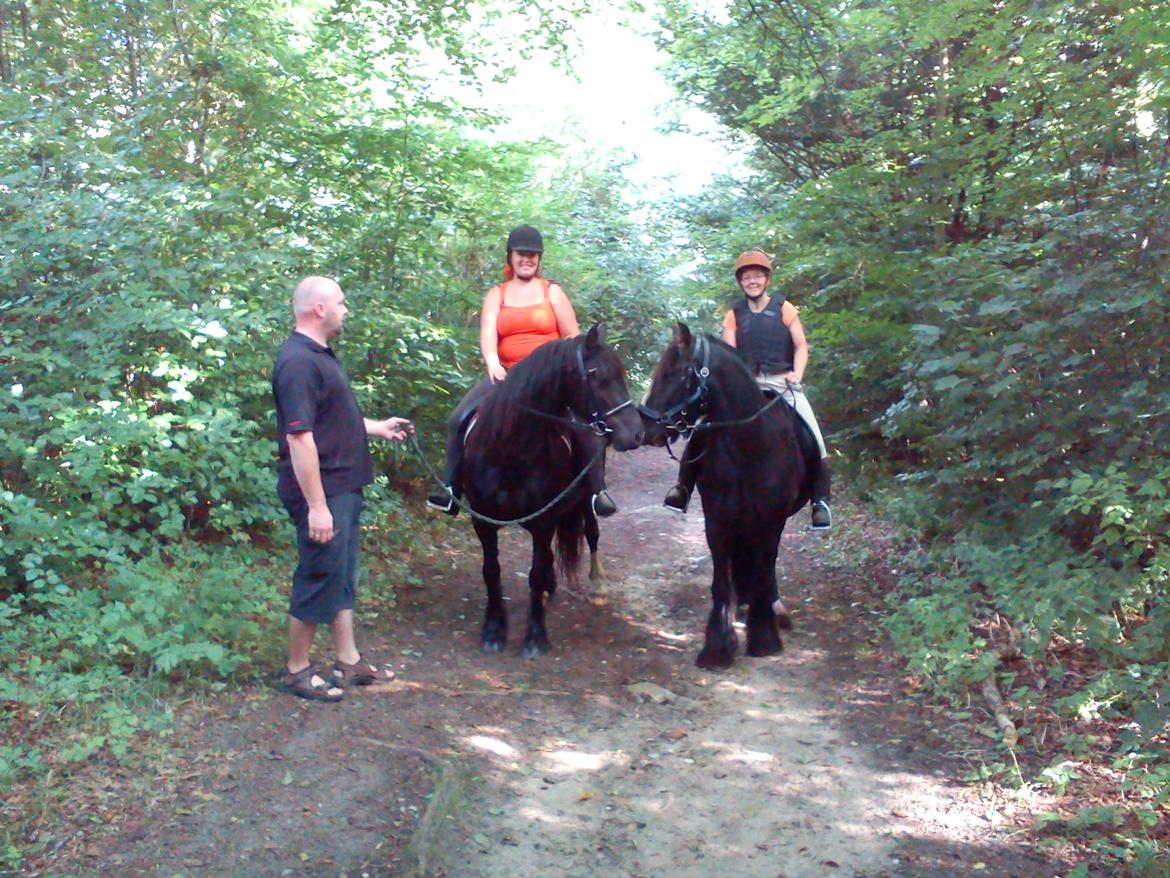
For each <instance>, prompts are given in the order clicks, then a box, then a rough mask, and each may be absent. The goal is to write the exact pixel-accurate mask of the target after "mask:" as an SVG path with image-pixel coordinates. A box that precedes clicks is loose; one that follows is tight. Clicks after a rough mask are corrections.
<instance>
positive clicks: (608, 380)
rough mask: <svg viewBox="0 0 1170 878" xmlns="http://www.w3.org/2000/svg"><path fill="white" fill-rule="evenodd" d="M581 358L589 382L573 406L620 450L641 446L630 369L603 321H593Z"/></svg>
mask: <svg viewBox="0 0 1170 878" xmlns="http://www.w3.org/2000/svg"><path fill="white" fill-rule="evenodd" d="M577 359H578V366H579V368H580V370H581V371H582V372H583V373H584V377H585V381H584V382H583V385H582V392H581V393H580V394H579V398H578V399H576V400H574V402H573V404H572V408H573V409H574V410H575V411H576V413H577V414H578V416H580V417H581V418H583V419H585V420H587V421H589V423H590V424H591V425H593V427H594V428H595V429H597V430H599V431H605V432H607V433H609V435H610V438H611V441H612V443H613V447H614V448H616V449H617V450H618V451H629V450H631V449H633V448H637V447H638V445H639V444H641V442H642V422H641V419H640V418H639V417H638V412H637V410H636V409H635V407H634V403H633V402H632V401H631V400H630V392H629V390H627V389H626V370H625V369H624V368H623V367H622V361H621V358H620V357H618V355H617V354H616V353H615V352H614V350H613V348H611V347H610V346H609V345H607V344H606V343H605V327H604V326H603V325H602V324H600V323H595V324H593V328H592V329H590V330H589V332H588V333H587V334H586V336H585V338H584V340H583V341H582V342H581V346H580V348H579V349H578V358H577Z"/></svg>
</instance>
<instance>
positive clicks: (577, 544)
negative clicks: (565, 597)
mask: <svg viewBox="0 0 1170 878" xmlns="http://www.w3.org/2000/svg"><path fill="white" fill-rule="evenodd" d="M588 502H589V498H588V497H586V498H585V500H584V501H583V502H581V503H578V504H577V505H576V506H574V507H573V508H572V509H570V510H569V511H568V512H566V513H565V514H564V515H562V516H561V517H560V519H558V520H557V547H556V552H557V573H558V574H559V575H560V578H561V579H562V580H564V581H565V582H567V583H569V584H570V585H576V584H577V564H578V562H579V561H580V560H581V541H582V539H583V538H584V536H585V504H586V503H588Z"/></svg>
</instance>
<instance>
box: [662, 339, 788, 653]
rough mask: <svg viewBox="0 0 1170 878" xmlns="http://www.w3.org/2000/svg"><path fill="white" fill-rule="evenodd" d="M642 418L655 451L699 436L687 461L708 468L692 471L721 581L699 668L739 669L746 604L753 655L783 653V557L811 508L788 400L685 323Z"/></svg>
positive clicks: (715, 587)
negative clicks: (739, 618)
mask: <svg viewBox="0 0 1170 878" xmlns="http://www.w3.org/2000/svg"><path fill="white" fill-rule="evenodd" d="M641 412H642V420H643V424H644V426H645V428H646V436H645V439H644V441H645V442H646V443H647V444H650V445H659V446H661V445H665V444H666V443H667V442H668V441H671V440H673V439H674V438H676V437H678V436H680V435H692V437H693V438H692V441H691V443H690V446H689V447H688V449H687V450H686V451H684V452H683V454H684V457H685V456H686V455H694V456H695V457H697V458H698V459H697V460H692V461H691V463H693V464H697V472H698V479H697V485H698V489H699V493H700V495H701V496H702V498H703V519H704V523H705V525H706V532H707V545H708V547H709V548H710V549H711V560H712V562H713V564H714V575H713V577H712V580H711V613H710V615H709V616H708V617H707V629H706V635H705V639H704V643H703V649H702V651H701V652H700V653H699V656H698V659H697V660H696V664H698V665H699V667H702V668H726V667H730V666H731V664H732V662H733V661H734V659H735V653H736V650H737V648H738V640H737V638H736V635H735V628H734V626H733V624H732V622H733V618H734V615H735V607H736V605H737V604H745V603H746V604H747V617H746V620H745V622H746V627H747V654H748V655H753V656H764V655H773V654H775V653H778V652H780V650H781V649H782V648H783V643H782V641H781V640H780V632H779V630H778V626H777V619H776V614H775V612H774V610H773V608H772V602H773V601H774V600H775V599H776V597H777V587H776V555H777V552H778V551H779V547H780V535H781V533H782V532H783V531H784V524H785V522H786V521H787V520H788V518H789V517H790V516H791V515H793V514H794V513H795V512H796V511H797V510H799V509H800V508H801V507H802V506H804V505H805V504H806V503H807V502H808V499H809V492H808V488H807V485H806V483H807V481H808V479H807V475H808V474H807V464H806V462H805V456H804V454H803V453H802V451H801V448H800V445H799V441H798V436H797V426H796V417H795V415H794V413H793V412H792V410H791V408H789V406H788V405H787V404H786V403H785V402H784V401H783V400H778V399H777V398H775V397H770V396H765V394H764V392H763V391H762V390H761V389H760V387H759V385H758V384H757V383H756V380H755V378H754V377H753V376H752V374H751V372H750V371H749V370H748V368H747V366H746V365H745V364H744V362H743V360H741V359H740V357H739V355H738V354H737V353H736V351H735V349H734V348H732V347H731V346H729V345H726V344H724V343H723V342H722V341H719V340H718V339H715V338H713V337H712V336H695V335H693V334H692V333H691V331H690V330H689V329H688V328H687V327H686V325H685V324H682V323H679V324H678V326H677V327H676V328H675V331H674V335H673V337H672V339H671V342H670V345H669V346H668V347H667V349H666V351H665V353H663V355H662V358H661V359H660V360H659V362H658V365H657V367H656V368H655V371H654V379H653V383H652V384H651V387H650V393H649V395H648V396H647V398H646V402H645V404H644V405H643V406H642V408H641ZM700 448H701V450H700ZM733 590H734V595H733ZM783 621H784V622H785V623H787V619H786V618H785V619H784V620H783Z"/></svg>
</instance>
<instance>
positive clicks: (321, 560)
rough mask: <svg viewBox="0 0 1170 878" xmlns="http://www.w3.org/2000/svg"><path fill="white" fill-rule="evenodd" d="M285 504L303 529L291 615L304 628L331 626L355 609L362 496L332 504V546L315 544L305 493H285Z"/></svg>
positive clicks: (339, 498) (349, 496) (335, 498)
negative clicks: (310, 529)
mask: <svg viewBox="0 0 1170 878" xmlns="http://www.w3.org/2000/svg"><path fill="white" fill-rule="evenodd" d="M280 499H281V502H283V503H284V508H285V509H287V510H288V514H289V516H290V517H291V518H292V520H293V524H295V525H296V528H297V569H296V571H295V572H294V573H293V584H292V595H291V597H290V599H289V606H288V612H289V615H290V616H292V617H293V618H294V619H299V620H300V621H302V622H309V623H312V624H318V625H328V624H330V623H332V622H333V620H334V619H335V618H336V617H337V614H338V613H339V612H341V611H342V610H352V609H353V596H354V589H355V588H356V586H357V581H358V541H359V536H360V531H361V528H360V526H359V525H360V520H361V515H362V494H361V491H354V492H352V493H348V494H335V495H334V496H332V497H329V498H327V500H328V503H329V511H330V512H332V513H333V539H332V540H330V541H329V542H328V543H315V542H313V541H312V540H311V539H309V504H308V503H306V502H305V498H304V497H302V496H301V494H300V492H299V491H298V492H297V493H296V495H295V496H288V495H286V494H285V493H284V492H281V497H280Z"/></svg>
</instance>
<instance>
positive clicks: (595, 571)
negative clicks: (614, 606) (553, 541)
mask: <svg viewBox="0 0 1170 878" xmlns="http://www.w3.org/2000/svg"><path fill="white" fill-rule="evenodd" d="M600 538H601V528H600V527H598V525H597V516H596V515H594V514H593V507H592V504H590V503H586V504H585V542H586V543H588V544H589V581H590V582H591V583H593V593H592V595H590V597H589V601H590V603H592V604H593V605H594V606H597V607H604V606H605V605H606V604H608V603H609V597H608V595H607V592H608V591H609V577H608V576H606V574H605V567H603V566H602V564H601V555H599V554H598V552H597V542H598V540H599V539H600Z"/></svg>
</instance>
